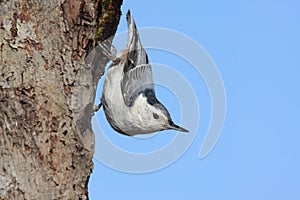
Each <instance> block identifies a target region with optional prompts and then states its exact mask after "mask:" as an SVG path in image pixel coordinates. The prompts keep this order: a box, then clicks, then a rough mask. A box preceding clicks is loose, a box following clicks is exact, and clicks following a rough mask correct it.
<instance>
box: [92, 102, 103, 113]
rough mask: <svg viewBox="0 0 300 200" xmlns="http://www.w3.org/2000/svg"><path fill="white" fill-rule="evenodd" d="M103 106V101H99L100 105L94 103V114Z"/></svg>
mask: <svg viewBox="0 0 300 200" xmlns="http://www.w3.org/2000/svg"><path fill="white" fill-rule="evenodd" d="M101 107H102V103H101V102H100V103H99V105H94V106H93V114H94V113H95V112H97V111H98V110H99V109H100V108H101Z"/></svg>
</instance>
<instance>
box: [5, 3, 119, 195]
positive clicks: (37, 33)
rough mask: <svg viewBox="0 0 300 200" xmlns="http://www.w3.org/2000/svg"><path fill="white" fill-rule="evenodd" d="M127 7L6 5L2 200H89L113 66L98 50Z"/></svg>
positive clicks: (98, 5) (79, 4) (111, 4)
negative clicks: (95, 122) (99, 115)
mask: <svg viewBox="0 0 300 200" xmlns="http://www.w3.org/2000/svg"><path fill="white" fill-rule="evenodd" d="M121 4H122V0H116V1H112V0H107V1H105V0H101V1H100V0H65V1H63V0H62V1H48V0H44V1H43V0H14V1H13V0H11V1H5V0H4V1H3V0H0V199H88V190H87V184H88V180H89V176H90V173H91V171H92V168H93V163H92V156H93V150H94V135H93V132H92V129H91V116H92V107H93V102H94V97H95V93H96V86H97V83H98V80H99V78H100V76H101V73H102V72H103V67H104V66H105V64H106V61H105V60H101V59H99V58H98V57H93V55H95V53H91V52H93V51H92V49H93V48H94V47H95V44H96V41H98V40H104V39H106V38H108V37H110V36H112V35H114V33H115V31H116V28H117V25H118V23H119V18H120V15H121V11H120V7H121ZM88 54H90V56H91V57H92V59H89V60H90V61H89V62H88V63H86V62H85V60H86V59H85V58H86V56H87V55H88Z"/></svg>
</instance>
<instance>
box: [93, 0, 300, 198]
mask: <svg viewBox="0 0 300 200" xmlns="http://www.w3.org/2000/svg"><path fill="white" fill-rule="evenodd" d="M129 8H130V9H131V11H132V13H133V15H134V18H135V20H136V23H137V26H138V27H163V28H169V29H173V30H176V31H179V32H182V33H184V34H186V35H188V36H190V37H191V38H193V39H194V40H196V41H197V42H198V43H199V44H201V45H202V46H203V47H204V48H205V49H206V50H207V51H208V53H209V54H210V56H211V57H212V58H213V60H214V61H215V63H216V64H217V66H218V69H219V71H220V73H221V75H222V78H223V81H224V85H225V88H226V94H227V117H226V122H225V126H224V129H223V132H222V135H221V137H220V140H219V141H218V143H217V145H216V146H215V148H214V149H213V151H212V152H211V153H210V154H209V156H208V157H206V158H205V159H203V160H199V159H198V153H199V148H200V145H201V143H202V141H203V137H204V135H203V134H204V133H202V132H201V131H200V132H199V134H198V133H197V136H196V138H195V141H194V143H193V144H192V146H191V147H190V148H189V149H188V150H187V151H186V152H185V153H184V154H183V156H182V157H181V158H180V159H178V160H177V161H176V162H175V163H173V164H172V165H171V166H169V167H167V168H164V169H162V170H159V171H156V172H152V173H147V174H129V173H123V172H119V171H116V170H113V169H111V168H109V167H107V166H105V165H103V164H101V163H100V162H99V161H97V160H96V159H94V163H95V168H94V171H93V173H92V175H91V179H90V183H89V196H90V199H92V200H94V199H131V200H137V199H146V200H148V199H149V200H153V199H173V200H174V199H175V200H177V199H195V200H198V199H205V200H207V199H209V200H221V199H243V200H246V199H249V200H250V199H251V200H252V199H255V200H260V199H272V200H274V199H288V200H290V199H300V145H299V143H300V136H299V134H300V128H299V124H300V114H299V113H300V94H299V93H300V78H299V76H300V69H299V68H300V11H299V8H300V1H296V0H294V1H293V0H281V1H279V0H272V1H271V0H260V1H259V0H253V1H246V0H243V1H233V0H229V1H214V0H212V1H202V0H199V1H198V0H193V1H189V0H186V1H171V0H164V1H162V0H151V1H133V0H124V5H123V6H122V10H123V16H122V19H121V22H120V26H119V29H118V32H123V31H126V30H127V25H126V20H125V13H126V11H127V9H129ZM174 42H176V41H174ZM156 54H157V53H154V54H153V55H152V56H151V55H150V59H151V60H152V61H153V60H154V61H155V59H156V58H155V55H156ZM153 56H154V57H153ZM174 60H176V59H173V58H172V57H170V58H169V57H168V56H166V59H165V60H164V61H163V62H165V63H168V65H170V66H172V65H174V66H176V63H175V62H174ZM181 67H182V68H184V66H181ZM182 71H184V69H182ZM191 76H192V74H191ZM191 84H194V85H195V87H196V85H199V84H200V85H203V81H202V80H201V79H198V80H197V81H194V79H191ZM199 87H200V86H199ZM203 87H205V86H201V87H200V88H203ZM100 89H101V88H100ZM158 90H159V88H158ZM200 90H201V89H200ZM99 92H101V91H99ZM164 94H165V93H164V92H160V93H159V96H160V99H161V100H162V102H163V103H165V104H166V106H167V107H168V108H169V110H170V112H171V113H172V115H173V116H174V121H177V122H178V120H180V115H179V114H180V113H179V111H177V110H178V103H176V99H175V98H174V99H175V100H174V102H175V103H170V102H169V98H167V97H166V96H164ZM208 97H209V96H208V93H207V91H206V92H205V91H204V92H203V101H204V103H203V102H202V103H203V105H204V107H203V108H201V121H200V128H199V129H200V130H202V129H203V130H205V129H207V126H208V125H207V123H208V122H209V119H210V116H209V115H210V114H209V112H210V108H209V106H210V105H209V98H208ZM97 98H99V96H98V97H97ZM205 105H207V108H206V107H205ZM176 109H177V110H176ZM183 109H184V108H183ZM99 112H102V114H101V113H100V115H103V111H102V110H101V111H99ZM177 115H178V116H179V117H177ZM102 117H103V116H102ZM105 131H106V129H105ZM107 131H108V132H110V131H111V130H110V128H109V127H108V126H107ZM111 132H112V133H113V131H111ZM96 134H97V133H96ZM162 134H165V132H163V133H161V134H160V135H162ZM111 137H115V138H116V139H115V140H118V139H117V138H118V137H121V138H124V137H123V136H119V135H118V134H115V135H114V136H111ZM123 140H124V139H122V141H123ZM125 140H126V139H125ZM122 141H121V142H122ZM146 143H147V140H145V141H143V144H146ZM120 145H123V146H126V141H125V142H124V143H122V144H120ZM154 147H155V146H154ZM142 148H143V145H141V146H139V147H137V148H135V150H136V151H141V152H143V151H147V150H149V149H151V148H152V147H151V146H149V145H148V146H146V145H145V148H147V149H146V150H145V149H142ZM155 148H156V147H155ZM155 148H154V149H155Z"/></svg>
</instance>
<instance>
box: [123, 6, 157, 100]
mask: <svg viewBox="0 0 300 200" xmlns="http://www.w3.org/2000/svg"><path fill="white" fill-rule="evenodd" d="M127 22H128V30H129V32H128V41H127V49H128V52H127V57H126V62H125V66H124V71H123V79H122V80H121V89H122V93H123V98H124V101H125V104H126V105H127V106H132V105H133V103H134V101H135V99H136V98H137V96H138V95H139V94H141V93H143V92H145V90H151V91H153V92H152V93H153V94H155V93H154V85H153V78H152V69H151V65H150V64H149V60H148V56H147V53H146V51H145V49H144V48H143V46H142V44H141V41H140V38H139V33H138V31H137V28H136V25H135V22H134V20H133V18H132V16H131V14H130V11H128V13H127Z"/></svg>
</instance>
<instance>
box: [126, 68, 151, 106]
mask: <svg viewBox="0 0 300 200" xmlns="http://www.w3.org/2000/svg"><path fill="white" fill-rule="evenodd" d="M121 90H122V93H123V98H124V101H125V104H126V105H127V106H132V105H133V103H134V101H135V99H136V98H137V97H138V95H140V94H141V93H145V91H146V90H151V91H152V92H153V94H154V84H153V78H152V70H151V66H150V64H142V65H138V66H136V67H134V68H133V69H131V70H129V71H127V72H126V73H125V74H124V75H123V79H122V81H121Z"/></svg>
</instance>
